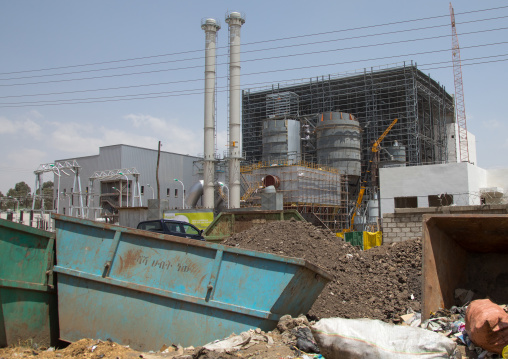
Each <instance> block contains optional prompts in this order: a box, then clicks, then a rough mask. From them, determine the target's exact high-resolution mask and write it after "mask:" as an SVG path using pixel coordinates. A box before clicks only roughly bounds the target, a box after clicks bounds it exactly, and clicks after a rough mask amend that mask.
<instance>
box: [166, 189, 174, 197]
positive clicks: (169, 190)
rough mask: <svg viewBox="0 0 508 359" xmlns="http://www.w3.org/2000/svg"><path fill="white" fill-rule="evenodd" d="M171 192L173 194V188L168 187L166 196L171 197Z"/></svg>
mask: <svg viewBox="0 0 508 359" xmlns="http://www.w3.org/2000/svg"><path fill="white" fill-rule="evenodd" d="M170 194H171V189H169V188H168V189H167V190H166V196H168V197H169V195H170ZM175 196H176V194H175Z"/></svg>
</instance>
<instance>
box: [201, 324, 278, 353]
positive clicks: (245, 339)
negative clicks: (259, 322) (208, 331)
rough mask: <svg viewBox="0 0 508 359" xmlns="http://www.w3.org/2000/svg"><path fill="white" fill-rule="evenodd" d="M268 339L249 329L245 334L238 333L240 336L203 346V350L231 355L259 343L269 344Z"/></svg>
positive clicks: (267, 336)
mask: <svg viewBox="0 0 508 359" xmlns="http://www.w3.org/2000/svg"><path fill="white" fill-rule="evenodd" d="M270 339H271V338H270V336H269V335H266V334H258V333H256V331H255V330H252V329H251V330H249V331H247V332H243V333H240V335H233V336H231V337H229V338H226V339H223V340H217V341H214V342H212V343H208V344H206V345H204V346H203V348H205V349H207V350H210V351H215V352H218V353H223V352H226V353H231V352H234V351H238V350H240V349H246V348H249V347H251V346H253V345H255V344H257V343H260V342H265V343H270ZM271 341H272V343H273V339H271Z"/></svg>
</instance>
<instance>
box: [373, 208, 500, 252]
mask: <svg viewBox="0 0 508 359" xmlns="http://www.w3.org/2000/svg"><path fill="white" fill-rule="evenodd" d="M507 213H508V205H506V204H504V205H491V206H488V205H484V206H446V207H430V208H404V209H396V210H395V213H385V214H384V215H383V242H384V243H394V242H402V241H405V240H408V239H414V238H420V237H422V216H423V215H424V214H507Z"/></svg>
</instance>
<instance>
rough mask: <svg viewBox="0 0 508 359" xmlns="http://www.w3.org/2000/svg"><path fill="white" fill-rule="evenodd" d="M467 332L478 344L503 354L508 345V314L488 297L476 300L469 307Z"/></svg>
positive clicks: (490, 350)
mask: <svg viewBox="0 0 508 359" xmlns="http://www.w3.org/2000/svg"><path fill="white" fill-rule="evenodd" d="M466 332H467V334H468V335H469V337H470V338H471V340H472V341H473V343H475V344H476V345H478V346H480V347H482V348H483V349H486V350H488V351H489V352H493V353H497V354H501V352H502V351H503V348H504V347H505V346H507V345H508V314H506V313H505V311H504V310H503V309H502V308H501V307H500V306H499V305H497V304H495V303H492V302H491V301H490V300H488V299H479V300H474V301H472V302H471V304H469V306H468V307H467V311H466Z"/></svg>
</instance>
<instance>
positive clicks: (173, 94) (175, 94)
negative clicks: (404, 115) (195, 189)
mask: <svg viewBox="0 0 508 359" xmlns="http://www.w3.org/2000/svg"><path fill="white" fill-rule="evenodd" d="M496 56H508V54H504V55H496ZM488 57H495V56H485V57H484V58H488ZM478 59H480V58H478ZM471 60H472V59H471ZM465 61H469V60H465ZM504 61H508V58H507V59H501V60H491V61H480V62H475V63H471V64H464V65H463V66H471V65H480V64H487V63H496V62H504ZM425 66H428V65H425V64H424V65H420V69H422V68H423V69H425V70H431V69H443V68H450V67H452V66H453V65H448V66H439V67H430V68H425ZM294 80H296V79H293V80H285V81H267V82H260V83H255V84H247V85H246V86H249V85H265V86H266V85H267V84H270V83H273V82H287V81H294ZM298 80H300V79H298ZM222 88H224V90H220V91H217V92H227V91H228V89H227V86H224V87H222ZM191 91H194V92H191ZM182 92H189V93H182ZM162 93H164V92H162ZM162 93H160V94H157V93H155V94H157V95H156V96H148V95H149V94H141V95H125V96H113V97H114V98H113V99H106V98H102V99H101V100H97V101H88V100H86V99H82V100H79V99H78V100H60V101H58V100H55V101H50V102H58V103H48V101H43V103H41V104H39V103H35V105H37V106H61V105H76V104H89V103H102V102H118V101H126V100H129V101H131V100H146V99H155V98H165V97H179V96H189V95H201V94H203V93H204V91H203V90H202V89H194V90H181V91H170V92H168V93H166V94H164V95H162ZM134 96H138V97H134ZM139 96H145V97H139ZM119 97H120V98H119ZM125 97H129V98H125ZM62 101H75V102H62ZM1 105H2V104H0V106H1ZM25 106H28V104H23V105H18V104H16V105H7V106H1V107H3V108H8V107H25Z"/></svg>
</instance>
